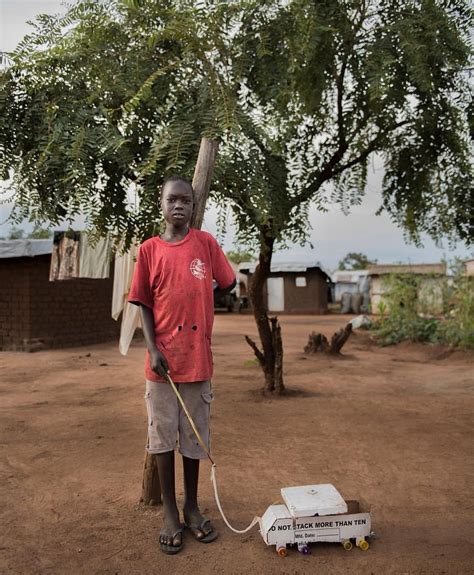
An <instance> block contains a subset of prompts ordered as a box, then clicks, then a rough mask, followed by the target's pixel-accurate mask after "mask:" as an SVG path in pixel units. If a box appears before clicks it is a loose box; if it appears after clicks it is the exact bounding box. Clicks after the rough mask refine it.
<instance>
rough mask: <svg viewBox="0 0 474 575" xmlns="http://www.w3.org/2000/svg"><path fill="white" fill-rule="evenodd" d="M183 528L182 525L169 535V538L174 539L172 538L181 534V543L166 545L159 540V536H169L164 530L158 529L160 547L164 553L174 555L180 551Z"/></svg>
mask: <svg viewBox="0 0 474 575" xmlns="http://www.w3.org/2000/svg"><path fill="white" fill-rule="evenodd" d="M183 528H184V526H183V525H182V526H181V527H180V528H179V529H176V531H175V532H174V533H173V534H172V535H171V540H172V541H174V538H175V537H176V536H177V535H179V534H181V545H168V544H167V543H162V542H161V537H162V536H166V537H169V535H168V533H165V532H164V531H160V540H159V543H160V549H161V551H162V552H163V553H165V554H166V555H176V553H179V552H180V551H181V549H182V548H183Z"/></svg>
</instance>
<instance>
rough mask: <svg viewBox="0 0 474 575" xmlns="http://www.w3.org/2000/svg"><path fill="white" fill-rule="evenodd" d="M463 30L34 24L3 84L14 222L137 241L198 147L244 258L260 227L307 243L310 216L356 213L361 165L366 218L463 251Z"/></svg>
mask: <svg viewBox="0 0 474 575" xmlns="http://www.w3.org/2000/svg"><path fill="white" fill-rule="evenodd" d="M471 21H472V13H471V10H470V8H469V5H468V3H467V2H464V1H461V0H456V1H442V0H416V1H413V2H409V3H407V2H405V1H402V0H400V1H396V0H395V1H394V0H339V1H334V0H325V1H318V2H311V1H308V0H293V1H290V2H288V1H285V2H284V1H278V0H266V1H263V2H262V1H258V2H257V1H251V0H246V1H234V2H227V3H221V2H193V1H165V2H159V3H157V2H152V1H150V0H127V1H122V2H119V1H116V0H115V1H114V0H107V1H105V2H100V3H98V2H95V1H92V0H89V1H88V0H86V1H83V2H79V3H77V4H76V5H74V6H73V7H72V8H71V9H70V10H69V11H68V13H67V14H66V15H65V16H63V17H53V16H46V15H44V16H41V17H39V18H38V21H37V23H36V24H35V29H34V30H33V31H32V33H31V34H30V35H28V36H27V37H26V38H25V39H24V40H23V41H22V42H21V43H20V45H19V46H18V48H17V50H16V51H15V53H14V54H12V55H11V60H12V65H11V66H10V67H9V68H8V69H7V70H6V71H5V72H3V73H2V74H1V80H0V82H1V84H0V86H1V99H0V151H1V156H0V167H1V169H2V173H3V175H4V176H5V177H6V176H7V174H12V173H13V178H14V183H13V185H14V189H15V190H16V193H15V197H14V200H15V203H16V206H17V208H16V215H17V220H18V221H19V220H20V219H21V218H23V217H25V216H27V217H29V218H30V219H33V220H38V221H42V220H46V219H48V220H50V221H51V222H52V223H57V222H58V221H59V220H61V219H62V218H64V217H66V218H72V217H73V216H74V215H76V214H78V213H81V212H82V213H85V215H86V216H87V217H88V218H89V222H90V224H91V225H92V226H95V227H97V228H98V229H99V230H102V231H105V230H118V231H119V234H120V235H125V236H127V237H132V236H133V235H138V237H143V236H144V235H146V234H147V233H148V234H149V233H151V232H152V229H151V227H150V226H154V220H156V219H157V218H159V213H158V208H157V206H156V190H157V186H158V184H159V182H160V181H161V180H162V178H163V177H164V176H165V175H167V174H169V173H172V172H178V171H179V172H181V173H184V174H188V175H190V174H191V171H192V165H193V162H194V159H195V156H196V154H197V147H198V142H199V139H200V137H201V136H202V135H206V136H210V137H216V138H220V139H221V140H222V144H221V148H220V150H221V153H220V156H219V159H218V166H217V170H218V172H217V173H218V177H217V179H216V182H215V185H214V193H215V197H217V198H218V199H220V200H221V203H222V204H225V205H226V206H230V207H231V208H232V209H233V212H234V216H235V219H236V221H237V225H238V230H239V234H240V236H241V238H242V239H244V240H245V241H247V242H250V243H252V241H253V242H254V243H257V244H258V243H259V241H260V233H261V229H262V226H263V227H265V226H266V227H267V228H268V230H271V232H270V234H271V235H272V236H274V237H275V238H276V240H280V241H285V240H288V239H290V240H296V241H298V240H300V241H304V240H305V238H306V235H307V231H308V227H307V213H308V207H309V205H310V203H313V204H316V205H317V206H318V207H319V209H321V210H323V209H325V205H326V204H327V202H328V201H338V202H340V204H341V206H342V208H343V209H344V210H348V209H349V208H350V205H351V204H354V203H358V202H360V200H361V197H362V195H363V190H364V185H365V180H366V172H367V162H368V160H369V158H370V156H371V154H373V153H375V152H377V153H379V154H380V155H381V156H382V158H383V161H384V165H385V178H384V184H383V204H382V206H381V209H385V210H387V211H388V213H389V214H390V215H391V217H392V218H393V219H394V220H395V221H396V222H397V223H399V224H400V225H401V226H402V227H404V229H405V230H407V233H408V234H409V235H410V236H411V237H412V238H414V239H417V238H419V235H420V233H422V232H426V233H428V234H430V235H431V236H432V237H434V238H440V237H442V236H444V235H448V236H450V237H452V238H460V239H463V240H469V239H471V237H472V220H471V219H470V213H471V210H470V207H471V206H470V205H469V201H467V200H469V199H470V198H471V196H470V195H469V193H470V190H471V175H472V174H471V166H470V160H469V144H470V141H469V131H468V122H467V119H468V113H469V105H470V95H469V87H468V84H467V81H466V75H465V74H464V73H463V69H464V68H465V67H466V66H467V65H468V61H469V47H468V28H469V25H470V23H471ZM328 182H331V184H332V185H333V188H330V187H328V186H326V185H325V184H327V183H328ZM130 190H131V191H132V193H131V194H130ZM135 194H136V198H137V199H138V202H137V203H138V205H134V203H133V199H134V198H135ZM130 200H132V201H130ZM229 200H230V203H229Z"/></svg>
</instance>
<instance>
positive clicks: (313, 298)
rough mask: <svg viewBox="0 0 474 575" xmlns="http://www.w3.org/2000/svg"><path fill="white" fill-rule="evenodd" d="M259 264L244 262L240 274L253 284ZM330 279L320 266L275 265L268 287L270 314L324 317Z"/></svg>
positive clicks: (307, 264)
mask: <svg viewBox="0 0 474 575" xmlns="http://www.w3.org/2000/svg"><path fill="white" fill-rule="evenodd" d="M256 267H257V262H250V263H249V262H244V263H241V264H240V266H239V271H240V272H241V273H243V274H246V275H247V276H248V278H249V280H248V284H249V285H250V282H251V281H252V275H253V273H254V272H255V268H256ZM330 286H331V278H330V277H329V276H328V274H327V273H326V272H325V271H324V270H323V269H322V268H321V267H320V266H319V264H318V263H311V262H310V263H298V262H295V263H272V265H271V273H270V277H269V278H268V280H267V283H266V286H265V298H266V301H267V303H268V311H269V312H284V313H308V314H325V313H327V311H328V301H329V292H330Z"/></svg>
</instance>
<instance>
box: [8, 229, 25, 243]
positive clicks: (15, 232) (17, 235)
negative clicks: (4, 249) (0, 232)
mask: <svg viewBox="0 0 474 575" xmlns="http://www.w3.org/2000/svg"><path fill="white" fill-rule="evenodd" d="M24 237H25V230H22V229H21V228H18V227H17V226H12V227H11V228H10V231H9V232H8V237H7V239H9V240H22V239H23V238H24Z"/></svg>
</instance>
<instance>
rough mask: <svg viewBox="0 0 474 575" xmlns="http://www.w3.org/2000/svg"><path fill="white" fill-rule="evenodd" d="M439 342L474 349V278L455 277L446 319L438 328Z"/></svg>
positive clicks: (458, 275) (460, 275)
mask: <svg viewBox="0 0 474 575" xmlns="http://www.w3.org/2000/svg"><path fill="white" fill-rule="evenodd" d="M438 341H440V342H443V343H448V344H450V345H453V346H456V347H461V348H466V349H467V348H474V278H469V277H467V276H464V275H462V274H461V273H458V274H457V276H455V278H454V282H453V286H452V290H451V294H450V301H449V302H448V305H447V314H446V319H445V320H444V321H442V322H440V324H439V326H438Z"/></svg>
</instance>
